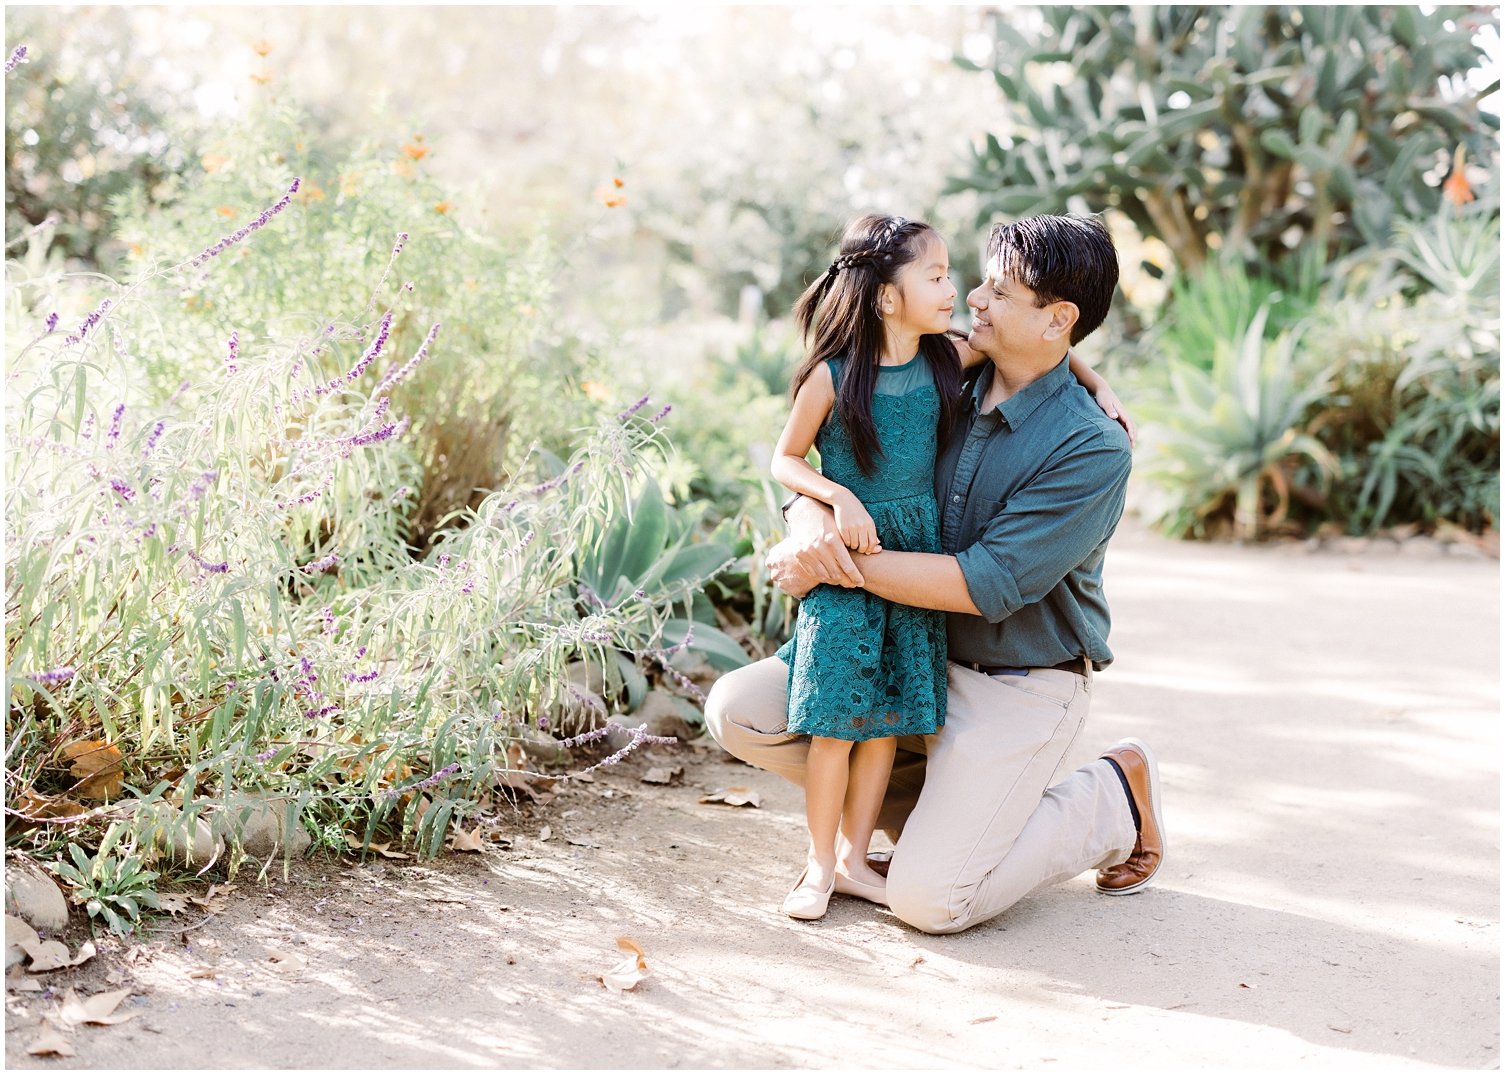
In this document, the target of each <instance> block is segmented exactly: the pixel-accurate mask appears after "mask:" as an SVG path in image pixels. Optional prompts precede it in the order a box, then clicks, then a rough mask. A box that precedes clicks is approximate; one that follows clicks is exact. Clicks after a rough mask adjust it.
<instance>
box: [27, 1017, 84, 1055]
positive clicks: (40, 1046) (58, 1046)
mask: <svg viewBox="0 0 1505 1075" xmlns="http://www.w3.org/2000/svg"><path fill="white" fill-rule="evenodd" d="M26 1051H27V1052H28V1053H30V1054H31V1055H32V1056H73V1055H74V1053H73V1046H71V1045H69V1044H68V1039H67V1038H65V1037H63V1035H62V1034H60V1033H59V1032H58V1029H57V1027H55V1026H53V1025H52V1024H51V1023H48V1022H44V1023H43V1024H42V1032H41V1033H40V1034H38V1035H37V1038H36V1040H35V1041H33V1042H32V1043H31V1044H30V1045H28V1046H27V1047H26Z"/></svg>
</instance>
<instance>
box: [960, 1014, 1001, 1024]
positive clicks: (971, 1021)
mask: <svg viewBox="0 0 1505 1075" xmlns="http://www.w3.org/2000/svg"><path fill="white" fill-rule="evenodd" d="M997 1018H998V1016H996V1015H981V1016H978V1017H977V1018H976V1019H968V1020H967V1023H968V1024H969V1025H970V1026H976V1025H977V1024H978V1023H991V1022H993V1021H994V1020H995V1019H997Z"/></svg>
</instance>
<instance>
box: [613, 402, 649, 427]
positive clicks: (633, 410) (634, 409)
mask: <svg viewBox="0 0 1505 1075" xmlns="http://www.w3.org/2000/svg"><path fill="white" fill-rule="evenodd" d="M646 406H648V397H647V396H644V397H643V398H642V399H640V400H638V401H637V402H636V403H634V404H633V405H632V406H631V407H628V408H627V409H626V410H625V411H623V412H622V413H621V414H619V415H617V421H619V422H625V421H627V419H629V418H631V417H632V416H633V415H634V414H637V413H638V411H640V410H642V409H643V408H644V407H646Z"/></svg>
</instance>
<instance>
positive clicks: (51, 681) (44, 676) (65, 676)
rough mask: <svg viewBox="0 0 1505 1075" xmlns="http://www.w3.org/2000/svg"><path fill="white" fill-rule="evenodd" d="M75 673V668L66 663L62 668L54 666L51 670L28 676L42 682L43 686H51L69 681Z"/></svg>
mask: <svg viewBox="0 0 1505 1075" xmlns="http://www.w3.org/2000/svg"><path fill="white" fill-rule="evenodd" d="M74 675H75V670H74V669H73V668H72V667H71V666H69V665H66V664H65V665H63V666H62V667H61V668H53V669H51V670H50V671H46V672H33V673H32V674H31V675H29V676H27V677H26V678H27V679H30V680H34V681H35V682H37V683H41V684H42V685H43V686H47V687H51V686H54V685H55V684H58V683H67V682H68V681H69V680H70V679H72V678H73V676H74Z"/></svg>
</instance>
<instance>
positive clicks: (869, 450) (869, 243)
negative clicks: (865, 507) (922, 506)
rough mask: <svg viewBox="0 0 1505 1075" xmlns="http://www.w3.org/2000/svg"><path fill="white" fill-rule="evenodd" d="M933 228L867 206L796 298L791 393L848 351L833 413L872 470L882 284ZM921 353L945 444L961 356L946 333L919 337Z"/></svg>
mask: <svg viewBox="0 0 1505 1075" xmlns="http://www.w3.org/2000/svg"><path fill="white" fill-rule="evenodd" d="M933 235H935V229H934V228H932V227H931V226H930V225H929V224H924V223H921V222H920V221H918V220H905V219H904V218H903V217H891V216H879V215H877V214H869V215H867V216H864V217H859V218H858V219H857V220H854V221H853V222H852V223H851V224H850V225H848V226H847V230H846V232H845V234H843V235H842V237H841V249H840V251H839V253H838V254H837V257H836V260H835V261H833V262H832V263H831V267H830V268H829V269H827V270H826V271H825V272H824V273H823V274H822V275H821V277H820V279H818V280H816V281H815V283H813V284H811V285H810V286H809V287H808V288H806V289H805V293H804V294H803V295H801V296H800V297H799V301H798V302H796V303H795V304H794V320H795V323H796V324H798V325H799V329H800V334H801V335H802V336H803V337H804V340H805V360H804V361H803V362H802V363H800V367H799V369H798V370H796V371H795V374H794V381H793V384H792V386H791V387H790V395H791V397H792V396H793V395H794V394H796V393H798V392H799V390H800V386H801V385H803V384H804V383H805V381H806V380H808V379H809V377H810V374H811V373H813V372H814V371H815V369H816V367H818V366H819V365H820V364H821V363H822V362H824V361H826V360H827V359H830V358H838V357H840V356H842V355H845V356H847V363H846V368H845V369H844V371H843V373H842V377H841V384H839V385H838V386H837V388H836V413H837V415H838V416H839V417H840V418H841V420H842V422H843V423H845V425H846V427H847V433H848V435H849V436H850V437H851V440H852V449H853V454H854V455H855V456H856V459H857V465H858V466H859V467H860V468H861V469H862V472H863V473H864V474H868V475H871V474H872V473H873V471H874V469H875V468H876V466H877V457H879V456H881V455H882V454H883V446H882V445H881V444H880V443H879V440H878V430H877V427H876V426H875V425H874V424H873V393H874V391H875V390H876V389H877V386H878V359H879V355H880V351H881V348H882V346H883V319H882V318H881V317H880V316H879V314H878V289H879V288H880V287H882V285H884V284H892V283H893V282H894V280H895V279H896V278H897V277H898V274H899V271H900V270H901V269H903V268H904V266H906V265H908V264H909V263H910V262H912V261H914V260H915V259H916V258H918V257H920V256H921V255H923V254H924V252H925V248H926V246H927V245H928V244H929V241H930V238H931V236H933ZM920 354H921V355H923V356H924V358H925V361H926V362H928V363H929V364H930V370H931V375H932V376H933V377H934V379H935V388H936V391H937V392H938V393H939V394H940V397H941V419H940V428H939V429H938V430H937V432H936V435H937V438H938V440H939V441H940V443H941V444H943V445H944V443H945V442H946V440H947V438H948V437H949V436H950V435H951V430H952V429H953V427H954V426H955V424H956V419H957V417H958V416H959V415H960V413H961V407H962V399H961V385H962V369H961V360H960V359H959V358H958V357H957V354H956V347H955V345H954V344H952V342H951V340H950V338H949V337H948V336H946V335H944V334H942V333H931V334H926V335H924V336H921V337H920Z"/></svg>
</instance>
